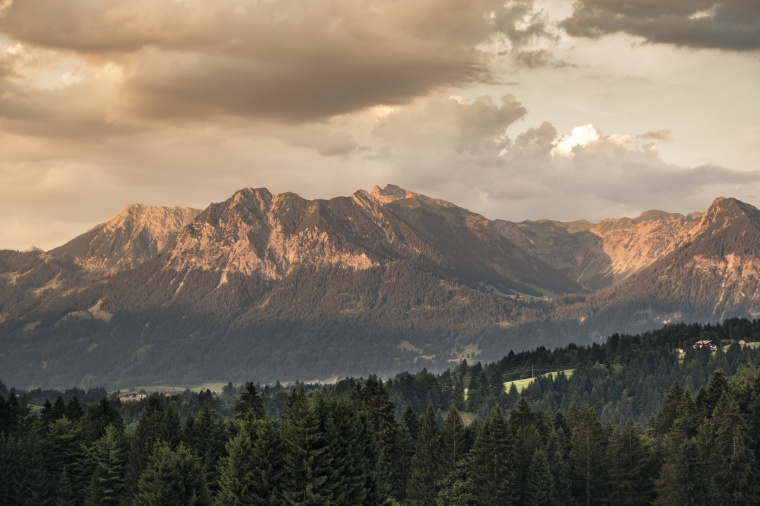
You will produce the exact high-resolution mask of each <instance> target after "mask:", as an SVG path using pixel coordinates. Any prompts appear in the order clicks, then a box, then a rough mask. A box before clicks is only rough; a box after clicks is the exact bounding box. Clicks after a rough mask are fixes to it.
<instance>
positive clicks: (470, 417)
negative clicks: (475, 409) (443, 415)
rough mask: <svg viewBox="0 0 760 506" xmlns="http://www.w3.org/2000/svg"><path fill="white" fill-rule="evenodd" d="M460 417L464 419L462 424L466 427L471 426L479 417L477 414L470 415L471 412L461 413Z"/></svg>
mask: <svg viewBox="0 0 760 506" xmlns="http://www.w3.org/2000/svg"><path fill="white" fill-rule="evenodd" d="M459 416H461V417H462V423H464V426H465V427H468V426H469V425H471V424H472V422H474V421H475V419H476V418H477V417H478V416H477V415H476V414H475V413H470V412H469V411H459Z"/></svg>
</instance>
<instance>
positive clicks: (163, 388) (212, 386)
mask: <svg viewBox="0 0 760 506" xmlns="http://www.w3.org/2000/svg"><path fill="white" fill-rule="evenodd" d="M226 385H227V383H220V382H213V381H212V382H208V383H203V384H202V385H144V386H139V387H135V390H136V391H138V392H139V391H140V390H145V391H146V392H148V393H150V392H172V393H182V392H184V391H185V390H190V391H191V392H196V393H197V392H200V391H202V390H211V391H212V392H217V393H220V392H221V391H222V388H224V387H225V386H226Z"/></svg>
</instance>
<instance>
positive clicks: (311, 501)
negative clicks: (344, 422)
mask: <svg viewBox="0 0 760 506" xmlns="http://www.w3.org/2000/svg"><path fill="white" fill-rule="evenodd" d="M282 435H283V439H284V441H285V445H286V448H287V452H286V457H285V469H286V473H287V478H286V488H285V492H284V496H285V499H286V501H287V502H288V504H303V505H315V506H316V505H319V504H327V503H329V502H331V501H332V492H331V490H330V483H329V482H328V478H329V477H330V475H331V471H332V469H331V465H332V463H331V461H330V460H331V459H330V455H329V451H328V450H329V449H328V448H327V446H326V443H325V438H324V434H321V433H320V431H319V427H318V423H317V419H316V416H315V413H314V410H313V409H312V407H311V406H310V405H309V402H308V401H307V400H306V394H305V393H304V391H303V390H299V391H297V392H295V391H294V392H293V394H292V395H291V397H290V399H289V400H288V409H287V411H286V412H285V414H284V415H283V419H282Z"/></svg>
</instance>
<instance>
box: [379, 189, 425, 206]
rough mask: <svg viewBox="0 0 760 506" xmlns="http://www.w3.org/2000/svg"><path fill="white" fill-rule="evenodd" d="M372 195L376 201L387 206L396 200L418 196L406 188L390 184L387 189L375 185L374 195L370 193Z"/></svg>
mask: <svg viewBox="0 0 760 506" xmlns="http://www.w3.org/2000/svg"><path fill="white" fill-rule="evenodd" d="M370 195H372V197H374V198H375V200H378V201H380V202H382V203H383V204H387V203H389V202H394V201H396V200H401V199H408V198H411V197H416V196H417V195H418V194H416V193H414V192H411V191H409V190H405V189H404V188H401V187H400V186H396V185H395V184H388V185H385V188H380V187H379V186H377V185H375V186H374V188H372V193H370Z"/></svg>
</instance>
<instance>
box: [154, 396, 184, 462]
mask: <svg viewBox="0 0 760 506" xmlns="http://www.w3.org/2000/svg"><path fill="white" fill-rule="evenodd" d="M159 437H160V439H161V440H162V441H163V442H165V443H166V444H168V445H169V448H171V449H172V450H174V449H176V448H177V445H179V443H180V442H181V441H182V421H181V420H180V419H179V412H177V405H176V404H175V403H174V402H170V403H169V407H168V408H167V409H166V410H165V411H164V417H163V420H162V421H161V434H160V436H159Z"/></svg>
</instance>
